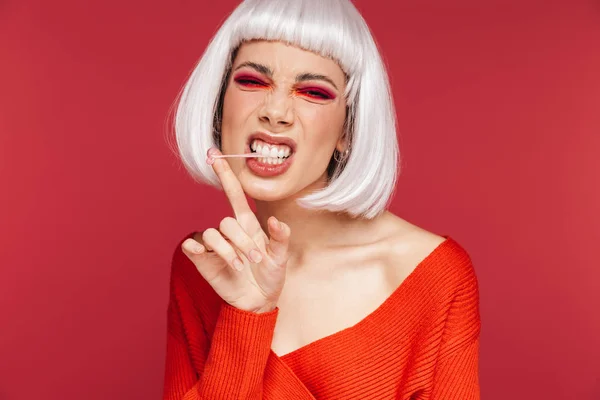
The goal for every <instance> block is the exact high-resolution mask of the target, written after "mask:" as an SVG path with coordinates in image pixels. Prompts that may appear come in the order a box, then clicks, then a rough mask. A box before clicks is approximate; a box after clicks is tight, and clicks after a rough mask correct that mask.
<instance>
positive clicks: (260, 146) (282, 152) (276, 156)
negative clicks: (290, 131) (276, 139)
mask: <svg viewBox="0 0 600 400" xmlns="http://www.w3.org/2000/svg"><path fill="white" fill-rule="evenodd" d="M249 150H250V152H251V153H254V154H261V155H262V157H257V158H255V160H257V161H258V162H259V163H262V164H267V165H278V164H282V163H283V162H285V160H287V159H288V158H290V157H291V156H292V155H293V154H294V151H293V149H292V148H291V147H290V146H287V145H285V144H278V145H274V144H269V143H265V142H263V141H262V140H259V139H255V140H252V141H251V142H250V144H249Z"/></svg>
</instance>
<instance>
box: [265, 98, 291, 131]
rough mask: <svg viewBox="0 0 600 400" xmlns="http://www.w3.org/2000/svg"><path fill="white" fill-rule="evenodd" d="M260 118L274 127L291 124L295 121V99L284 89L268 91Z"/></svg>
mask: <svg viewBox="0 0 600 400" xmlns="http://www.w3.org/2000/svg"><path fill="white" fill-rule="evenodd" d="M259 118H260V120H261V121H262V122H265V123H268V124H269V125H271V126H272V127H273V128H277V127H281V126H289V125H291V124H292V123H293V122H294V109H293V100H292V99H290V98H289V97H288V96H287V95H286V94H285V93H283V91H276V92H275V91H274V92H269V93H267V94H266V96H265V101H264V103H263V105H262V107H261V108H260V110H259Z"/></svg>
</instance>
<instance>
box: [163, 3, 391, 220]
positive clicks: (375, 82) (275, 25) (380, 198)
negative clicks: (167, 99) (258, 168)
mask: <svg viewBox="0 0 600 400" xmlns="http://www.w3.org/2000/svg"><path fill="white" fill-rule="evenodd" d="M251 40H269V41H281V42H284V43H286V44H289V45H293V46H296V47H299V48H301V49H304V50H308V51H312V52H314V53H316V54H319V55H321V56H322V57H326V58H330V59H332V60H334V61H336V62H337V63H338V65H339V66H340V68H341V69H342V70H343V71H344V73H345V74H346V80H347V82H346V90H345V93H344V97H345V100H346V107H347V114H346V122H345V126H344V135H348V136H347V143H348V144H349V153H348V155H347V157H346V158H345V159H343V160H342V162H337V161H336V160H335V157H332V160H331V163H330V167H329V168H328V178H329V180H328V184H327V186H326V187H324V188H322V189H320V190H318V191H314V192H312V193H310V194H308V195H306V196H304V197H302V198H299V199H297V200H296V201H297V204H298V205H299V206H301V207H304V208H307V209H319V210H328V211H331V212H344V213H348V214H349V215H351V216H353V217H361V218H367V219H371V218H374V217H376V216H377V215H379V214H380V213H381V212H383V211H384V210H385V209H386V207H387V205H388V203H389V201H390V200H391V197H392V194H393V191H394V188H395V185H396V180H397V176H398V173H399V170H398V169H399V161H400V155H399V150H398V140H397V137H396V113H395V110H394V103H393V99H392V94H391V90H390V85H389V80H388V76H387V73H386V69H385V66H384V63H383V60H382V58H381V55H380V54H379V51H378V48H377V45H376V43H375V41H374V39H373V37H372V36H371V32H370V30H369V28H368V26H367V24H366V22H365V21H364V19H363V18H362V16H361V15H360V13H359V12H358V10H357V9H356V8H355V7H354V5H353V4H352V2H351V1H350V0H245V1H243V2H242V3H241V4H239V5H238V7H237V8H236V9H235V10H234V11H233V12H232V13H231V15H230V16H229V17H228V18H227V20H225V22H224V23H223V25H222V26H221V28H220V29H219V30H218V31H217V33H216V34H215V36H214V37H213V38H212V40H211V41H210V43H209V45H208V47H207V48H206V50H205V52H204V54H203V55H202V57H201V58H200V61H199V62H198V64H197V65H196V67H195V68H194V70H193V71H192V72H191V74H190V76H189V79H188V81H187V82H186V84H185V85H184V87H183V88H182V90H181V92H180V93H179V96H178V99H177V100H176V102H175V103H176V104H174V106H175V107H176V110H175V121H174V128H175V136H176V141H177V147H178V152H179V156H180V158H181V160H182V162H183V164H184V166H185V168H186V169H187V170H188V172H189V173H190V174H191V175H192V177H193V178H194V179H195V180H196V181H198V182H202V183H206V184H209V185H212V186H214V187H216V188H219V189H222V186H221V183H220V181H219V179H218V177H217V176H216V174H215V173H214V171H213V169H212V167H211V166H209V165H207V164H206V152H207V151H208V149H209V148H210V147H213V146H215V147H217V148H220V142H221V141H220V132H219V131H218V128H217V127H218V126H219V125H220V120H219V118H220V115H221V112H222V110H221V108H222V98H223V95H224V92H225V90H226V88H227V83H228V82H227V80H228V77H229V74H230V72H231V67H232V64H233V61H234V57H235V54H236V53H237V49H238V48H239V46H240V45H241V44H243V43H244V42H245V41H251ZM175 152H177V150H175ZM338 158H339V157H338Z"/></svg>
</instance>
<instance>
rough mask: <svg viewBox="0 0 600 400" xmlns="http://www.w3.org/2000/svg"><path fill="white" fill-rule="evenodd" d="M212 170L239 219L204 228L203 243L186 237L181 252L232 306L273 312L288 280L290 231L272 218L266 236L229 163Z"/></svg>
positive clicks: (216, 164)
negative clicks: (215, 226)
mask: <svg viewBox="0 0 600 400" xmlns="http://www.w3.org/2000/svg"><path fill="white" fill-rule="evenodd" d="M211 154H212V155H220V154H221V153H220V152H219V150H217V149H214V148H213V149H211V150H209V157H210V155H211ZM212 167H213V170H214V171H215V173H216V174H217V176H218V177H219V180H220V181H221V184H222V186H223V190H224V192H225V195H226V196H227V198H228V200H229V203H230V204H231V207H232V209H233V213H234V215H235V218H232V217H226V218H224V219H223V220H222V221H221V223H220V225H219V229H218V230H217V229H214V228H209V229H207V230H205V231H204V232H203V233H202V239H201V240H200V241H196V240H194V239H191V238H189V239H186V240H185V241H184V242H183V243H182V250H183V252H184V253H185V254H186V255H187V256H188V258H189V259H190V260H191V261H192V262H193V263H194V265H195V266H196V268H197V269H198V272H200V274H201V275H202V277H203V278H204V279H205V280H206V281H207V282H208V283H209V284H210V285H211V286H212V287H213V289H214V290H215V292H217V294H218V295H219V296H221V298H222V299H223V300H225V301H226V302H227V303H229V304H230V305H232V306H234V307H236V308H239V309H242V310H246V311H252V312H256V313H262V312H268V311H272V310H273V309H275V307H276V305H277V300H278V299H279V295H280V294H281V291H282V289H283V284H284V282H285V273H286V264H287V261H288V259H289V254H288V245H289V239H290V233H291V232H290V228H289V226H287V225H286V224H284V223H283V222H280V221H278V220H277V219H276V218H275V217H270V218H269V219H268V221H267V226H268V230H269V236H267V234H266V233H265V232H264V231H263V229H262V228H261V226H260V223H259V222H258V219H257V218H256V215H254V213H253V212H252V209H251V208H250V206H249V205H248V201H247V200H246V196H245V194H244V191H243V189H242V185H241V184H240V182H239V180H238V179H237V177H236V176H235V174H234V173H233V171H232V170H231V168H230V167H229V164H228V162H227V160H226V159H224V158H218V159H215V160H214V163H213V164H212ZM280 224H281V225H280ZM257 255H258V256H259V258H256V256H257ZM236 265H237V266H239V267H241V270H237V269H236Z"/></svg>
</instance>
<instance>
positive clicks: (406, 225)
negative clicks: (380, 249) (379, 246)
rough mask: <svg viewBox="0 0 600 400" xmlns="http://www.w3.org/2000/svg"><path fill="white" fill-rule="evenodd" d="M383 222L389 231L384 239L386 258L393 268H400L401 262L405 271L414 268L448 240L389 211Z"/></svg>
mask: <svg viewBox="0 0 600 400" xmlns="http://www.w3.org/2000/svg"><path fill="white" fill-rule="evenodd" d="M382 223H383V224H385V228H384V230H385V231H386V232H387V234H386V235H385V237H384V239H383V243H384V244H385V247H384V248H385V253H386V254H385V256H386V257H385V258H386V260H388V261H389V262H390V263H391V264H392V265H394V267H393V268H398V263H400V264H401V269H403V270H404V272H410V271H411V270H412V269H414V268H415V267H416V266H417V265H418V264H419V263H420V262H421V261H422V260H423V259H425V258H426V257H427V256H428V255H429V254H431V253H432V252H433V251H434V250H435V249H436V248H437V247H438V246H439V245H440V244H442V243H443V242H444V241H445V240H446V238H445V237H443V236H440V235H437V234H435V233H433V232H429V231H427V230H426V229H424V228H421V227H419V226H417V225H415V224H412V223H410V222H408V221H406V220H405V219H402V218H400V217H398V216H396V215H394V214H392V213H388V215H387V216H386V218H385V221H384V222H382ZM406 269H408V271H406Z"/></svg>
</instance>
